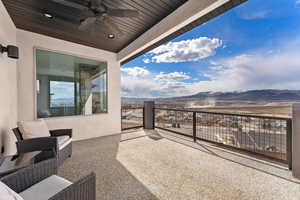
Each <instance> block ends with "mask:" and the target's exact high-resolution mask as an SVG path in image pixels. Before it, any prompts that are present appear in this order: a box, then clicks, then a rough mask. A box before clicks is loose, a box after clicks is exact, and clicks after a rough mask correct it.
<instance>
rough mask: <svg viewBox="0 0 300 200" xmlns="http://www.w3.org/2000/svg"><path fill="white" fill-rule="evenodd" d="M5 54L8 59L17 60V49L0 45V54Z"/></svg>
mask: <svg viewBox="0 0 300 200" xmlns="http://www.w3.org/2000/svg"><path fill="white" fill-rule="evenodd" d="M4 52H7V56H8V57H9V58H14V59H18V58H19V48H18V47H16V46H13V45H8V46H7V47H4V46H2V45H1V44H0V53H4Z"/></svg>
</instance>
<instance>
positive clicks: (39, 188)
mask: <svg viewBox="0 0 300 200" xmlns="http://www.w3.org/2000/svg"><path fill="white" fill-rule="evenodd" d="M71 184H72V183H71V182H70V181H68V180H66V179H64V178H61V177H59V176H56V175H52V176H50V177H48V178H46V179H44V180H42V181H41V182H39V183H37V184H35V185H33V186H31V187H30V188H28V189H26V190H24V191H23V192H21V193H20V196H21V197H23V199H24V200H48V199H49V198H51V197H52V196H54V195H55V194H57V193H58V192H60V191H62V190H63V189H65V188H67V187H68V186H70V185H71Z"/></svg>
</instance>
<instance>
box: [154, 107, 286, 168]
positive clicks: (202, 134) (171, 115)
mask: <svg viewBox="0 0 300 200" xmlns="http://www.w3.org/2000/svg"><path fill="white" fill-rule="evenodd" d="M291 123H292V122H291V119H289V118H280V117H267V116H252V115H240V114H228V113H214V112H203V111H188V110H178V109H164V108H155V127H156V128H160V129H165V130H168V131H171V132H174V133H178V134H181V135H185V136H188V137H193V138H194V140H195V141H196V140H197V139H200V140H204V141H209V142H212V143H215V144H219V145H225V146H229V147H232V148H235V149H237V150H242V151H247V152H251V153H255V154H258V155H263V156H264V157H267V158H271V159H274V160H277V161H280V162H283V163H287V164H289V166H290V162H289V161H290V160H291V134H292V126H291ZM290 167H291V166H290Z"/></svg>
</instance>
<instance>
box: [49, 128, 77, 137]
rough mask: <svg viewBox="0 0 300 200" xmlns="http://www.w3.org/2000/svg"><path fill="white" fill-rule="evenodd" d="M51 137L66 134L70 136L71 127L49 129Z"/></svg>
mask: <svg viewBox="0 0 300 200" xmlns="http://www.w3.org/2000/svg"><path fill="white" fill-rule="evenodd" d="M50 135H51V137H58V136H64V135H67V136H69V137H70V138H71V137H72V129H58V130H50Z"/></svg>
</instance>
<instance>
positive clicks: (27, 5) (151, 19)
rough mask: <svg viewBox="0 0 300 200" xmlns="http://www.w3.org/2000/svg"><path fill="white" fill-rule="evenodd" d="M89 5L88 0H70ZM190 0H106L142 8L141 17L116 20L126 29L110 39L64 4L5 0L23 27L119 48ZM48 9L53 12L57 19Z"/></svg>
mask: <svg viewBox="0 0 300 200" xmlns="http://www.w3.org/2000/svg"><path fill="white" fill-rule="evenodd" d="M70 1H74V2H77V3H80V4H82V5H85V4H86V2H85V1H88V0H70ZM187 1H188V0H151V1H150V0H104V1H103V2H104V3H105V5H107V6H109V7H112V8H125V9H135V10H138V11H139V13H140V16H139V17H138V18H118V17H113V18H112V20H113V21H114V22H115V23H116V24H117V25H118V26H119V28H120V29H121V30H122V31H123V32H124V35H123V36H122V37H120V38H114V39H109V38H107V37H105V36H104V35H103V34H99V35H97V36H94V35H93V36H92V35H91V34H90V33H87V32H82V31H80V30H79V29H78V26H79V24H80V20H82V15H81V12H80V11H79V10H77V9H74V8H70V7H66V6H62V5H61V4H57V3H55V2H53V1H51V0H25V1H24V0H2V2H3V3H4V5H5V7H6V9H7V10H8V12H9V14H10V16H11V17H12V20H13V21H14V23H15V25H16V27H17V28H19V29H24V30H27V31H31V32H35V33H39V34H43V35H47V36H50V37H54V38H58V39H62V40H66V41H70V42H74V43H78V44H82V45H86V46H91V47H95V48H98V49H104V50H107V51H111V52H116V53H117V52H119V51H120V50H121V49H123V48H124V47H126V46H127V45H128V44H130V43H131V42H132V41H134V40H135V39H136V38H137V37H139V36H140V35H141V34H143V33H144V32H145V31H147V30H148V29H149V28H151V27H152V26H154V25H155V24H157V23H158V22H160V21H161V20H162V19H163V18H165V17H166V16H168V15H169V14H170V13H172V12H173V11H174V10H176V9H177V8H178V7H180V6H181V5H183V4H184V3H185V2H187ZM44 13H51V15H53V16H54V18H53V19H49V18H46V17H45V16H44Z"/></svg>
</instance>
